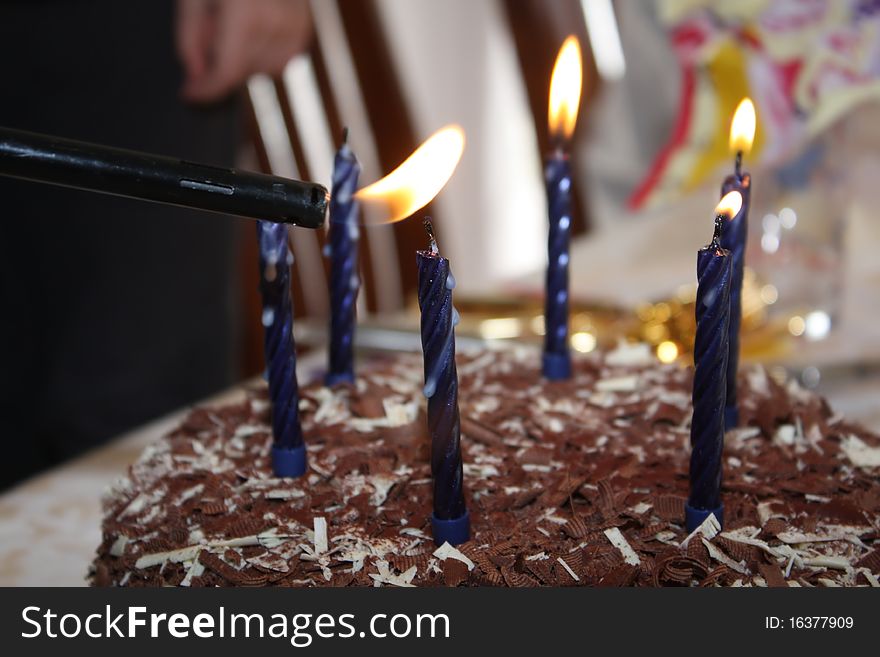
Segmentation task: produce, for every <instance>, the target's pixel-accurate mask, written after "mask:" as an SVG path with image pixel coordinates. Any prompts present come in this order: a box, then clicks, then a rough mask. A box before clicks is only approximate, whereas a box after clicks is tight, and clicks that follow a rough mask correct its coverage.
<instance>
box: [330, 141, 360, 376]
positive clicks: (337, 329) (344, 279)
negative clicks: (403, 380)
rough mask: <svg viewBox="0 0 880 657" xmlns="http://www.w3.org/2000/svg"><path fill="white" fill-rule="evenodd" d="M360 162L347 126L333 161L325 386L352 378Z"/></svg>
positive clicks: (356, 286) (358, 284)
mask: <svg viewBox="0 0 880 657" xmlns="http://www.w3.org/2000/svg"><path fill="white" fill-rule="evenodd" d="M360 172H361V166H360V164H359V163H358V160H357V158H356V157H355V155H354V153H353V152H352V150H351V148H349V146H348V129H346V130H345V132H344V134H343V138H342V147H341V148H340V149H339V151H337V153H336V159H335V160H334V162H333V192H332V195H331V197H330V235H329V240H330V241H329V243H328V244H327V247H328V248H327V255H328V256H329V257H330V348H329V350H328V362H327V376H326V377H325V378H324V383H325V384H326V385H328V386H332V385H335V384H337V383H352V382H354V331H355V312H356V307H357V296H358V291H359V290H360V284H361V282H360V276H359V274H358V241H359V239H360V229H359V228H358V224H357V215H358V203H357V201H356V200H355V198H354V193H355V191H356V190H357V184H358V176H359V175H360Z"/></svg>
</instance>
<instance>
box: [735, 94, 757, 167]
mask: <svg viewBox="0 0 880 657" xmlns="http://www.w3.org/2000/svg"><path fill="white" fill-rule="evenodd" d="M756 122H757V118H756V117H755V105H754V104H753V103H752V99H751V98H749V97H746V98H743V99H742V100H741V101H740V102H739V105H737V107H736V111H735V112H734V113H733V120H732V121H731V122H730V150H731V152H733V153H737V152H740V151H741V152H743V153H748V152H749V151H750V150H752V142H754V141H755V124H756Z"/></svg>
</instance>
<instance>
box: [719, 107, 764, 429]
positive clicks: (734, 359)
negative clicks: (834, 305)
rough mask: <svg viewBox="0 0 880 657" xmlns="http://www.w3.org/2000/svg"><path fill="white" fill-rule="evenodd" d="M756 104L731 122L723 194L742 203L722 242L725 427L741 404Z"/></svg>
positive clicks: (734, 423)
mask: <svg viewBox="0 0 880 657" xmlns="http://www.w3.org/2000/svg"><path fill="white" fill-rule="evenodd" d="M755 122H756V120H755V106H754V105H753V104H752V101H751V100H750V99H748V98H744V99H743V100H742V102H740V104H739V106H738V107H737V108H736V112H735V113H734V115H733V121H732V122H731V124H730V150H731V151H732V152H734V153H735V154H736V163H735V165H734V172H733V174H732V175H730V176H727V178H725V179H724V183H723V184H722V185H721V196H725V195H726V194H728V193H729V192H733V191H736V192H739V193H740V195H741V196H742V207H741V208H740V210H739V212H737V213H736V214H735V215H734V216H732V217H730V218H729V221H727V224H726V225H725V226H724V230H723V231H722V233H721V246H722V247H723V248H725V249H727V250H728V251H730V256H731V258H732V260H733V278H732V279H731V282H730V328H729V330H728V333H729V343H728V344H729V346H728V349H729V353H728V357H727V399H726V401H725V405H724V428H725V429H732V428H734V427H736V426H737V425H738V424H739V407H738V405H737V399H736V377H737V371H738V369H739V331H740V326H741V324H742V286H743V271H744V269H745V253H746V241H747V239H748V227H749V199H750V196H751V188H752V177H751V175H749V174H748V173H743V172H742V157H743V153H748V152H749V150H750V149H751V147H752V141H753V140H754V137H755Z"/></svg>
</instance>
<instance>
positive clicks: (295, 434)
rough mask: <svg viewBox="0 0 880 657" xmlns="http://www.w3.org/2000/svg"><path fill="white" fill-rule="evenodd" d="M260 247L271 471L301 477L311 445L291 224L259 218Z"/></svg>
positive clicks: (280, 474)
mask: <svg viewBox="0 0 880 657" xmlns="http://www.w3.org/2000/svg"><path fill="white" fill-rule="evenodd" d="M257 237H258V240H259V245H260V290H261V292H262V295H263V326H264V327H265V334H264V337H265V350H266V373H267V377H268V379H269V398H270V400H271V404H272V435H273V437H274V442H273V445H272V469H273V470H274V472H275V476H277V477H299V476H300V475H302V474H303V473H304V472H305V471H306V449H305V445H304V444H303V435H302V428H301V426H300V423H299V386H298V384H297V380H296V345H295V344H294V341H293V304H292V302H291V298H290V265H291V263H292V262H293V254H292V253H291V252H290V247H289V246H288V241H287V237H288V233H287V226H285V225H284V224H275V223H271V222H268V221H258V222H257Z"/></svg>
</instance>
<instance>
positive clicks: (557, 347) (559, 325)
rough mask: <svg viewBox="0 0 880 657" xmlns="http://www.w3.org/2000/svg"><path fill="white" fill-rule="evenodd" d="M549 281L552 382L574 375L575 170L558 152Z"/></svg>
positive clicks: (552, 180) (549, 176)
mask: <svg viewBox="0 0 880 657" xmlns="http://www.w3.org/2000/svg"><path fill="white" fill-rule="evenodd" d="M545 178H546V181H547V210H548V216H549V219H550V232H549V234H548V238H547V256H548V257H547V278H546V284H545V297H544V354H543V363H542V371H543V374H544V376H545V377H546V378H547V379H550V380H557V379H567V378H569V377H570V376H571V353H570V352H569V347H568V259H569V254H568V249H569V229H570V227H571V171H570V169H569V166H568V156H567V155H566V154H565V153H564V152H563V151H562V150H561V149H559V150H556V151H555V152H554V153H553V154H552V155H551V156H550V157H549V158H548V159H547V167H546V170H545Z"/></svg>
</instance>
